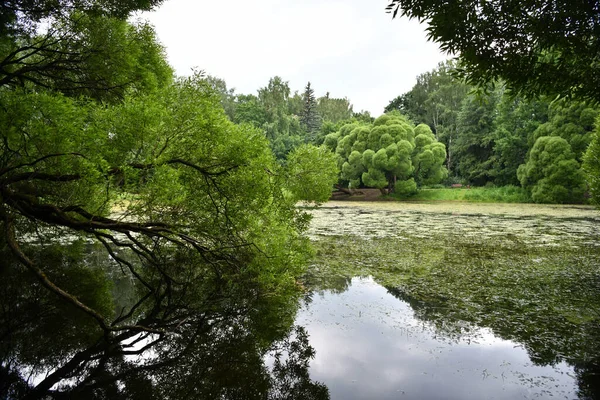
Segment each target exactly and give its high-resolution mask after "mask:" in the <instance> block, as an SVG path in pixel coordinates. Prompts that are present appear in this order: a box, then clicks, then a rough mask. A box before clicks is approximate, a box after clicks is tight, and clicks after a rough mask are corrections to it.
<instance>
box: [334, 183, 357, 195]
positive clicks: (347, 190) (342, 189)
mask: <svg viewBox="0 0 600 400" xmlns="http://www.w3.org/2000/svg"><path fill="white" fill-rule="evenodd" d="M335 188H336V189H337V190H339V191H340V192H342V193H346V194H349V195H352V194H354V192H353V190H352V189H347V188H343V187H341V186H340V185H335Z"/></svg>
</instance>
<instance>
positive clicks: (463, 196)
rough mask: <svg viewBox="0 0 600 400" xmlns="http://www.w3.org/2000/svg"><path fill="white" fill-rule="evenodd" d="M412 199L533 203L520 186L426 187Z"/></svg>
mask: <svg viewBox="0 0 600 400" xmlns="http://www.w3.org/2000/svg"><path fill="white" fill-rule="evenodd" d="M400 199H402V198H400ZM407 200H410V201H465V202H473V203H531V202H532V200H531V196H530V195H529V193H528V192H527V190H525V189H523V188H522V187H520V186H513V185H507V186H502V187H490V188H488V187H479V188H476V187H472V188H468V189H466V188H465V189H462V188H461V189H450V188H443V187H442V188H439V187H434V188H431V187H429V188H424V189H421V190H419V191H418V192H417V193H415V194H414V195H413V196H411V197H410V198H408V199H407Z"/></svg>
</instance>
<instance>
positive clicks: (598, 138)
mask: <svg viewBox="0 0 600 400" xmlns="http://www.w3.org/2000/svg"><path fill="white" fill-rule="evenodd" d="M583 169H584V171H585V173H586V174H587V183H588V186H589V190H590V195H591V198H592V200H593V201H594V203H596V204H600V123H598V122H597V123H596V129H595V130H594V132H593V133H592V141H591V143H590V146H589V147H588V149H587V152H586V153H585V156H584V160H583Z"/></svg>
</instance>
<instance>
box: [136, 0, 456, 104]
mask: <svg viewBox="0 0 600 400" xmlns="http://www.w3.org/2000/svg"><path fill="white" fill-rule="evenodd" d="M387 3H388V1H387V0H344V1H340V0H296V1H291V0H287V1H283V0H254V1H247V0H228V1H205V0H196V1H194V0H166V1H165V3H164V4H163V5H162V6H161V7H160V8H158V9H157V10H156V11H154V12H151V13H144V14H142V18H144V19H147V20H149V21H150V22H151V23H152V24H153V25H154V26H155V28H156V31H157V34H158V37H159V39H160V41H161V42H162V43H163V44H164V45H165V46H166V48H167V54H168V58H169V62H170V63H171V65H172V66H173V67H174V68H175V71H176V73H177V74H178V75H189V74H190V72H191V70H192V68H199V69H202V70H204V71H206V72H207V73H209V74H211V75H214V76H217V77H219V78H221V79H224V80H225V81H226V82H227V86H228V87H233V88H235V90H236V93H244V94H249V93H252V94H256V92H257V90H258V89H259V88H260V87H263V86H266V85H267V83H268V81H269V78H271V77H273V76H276V75H279V76H281V77H282V78H283V79H284V80H285V81H288V82H289V85H290V88H291V89H292V92H294V91H296V90H297V91H300V92H302V90H303V88H304V87H305V86H306V83H307V82H308V81H310V82H311V85H312V87H313V88H314V90H315V94H316V96H317V97H319V96H322V95H324V94H325V93H326V92H329V93H330V95H331V96H332V97H347V98H348V99H349V100H350V101H351V103H352V104H353V105H354V111H360V110H368V111H370V112H371V114H372V115H373V116H378V115H380V114H381V113H382V112H383V108H384V107H385V106H386V105H387V104H388V103H389V101H390V100H392V99H393V98H394V97H396V96H398V95H400V94H402V93H404V92H406V91H408V90H410V88H411V87H412V86H413V85H414V83H415V82H416V80H415V78H416V76H417V75H418V74H420V73H423V72H426V71H429V70H431V69H433V68H435V66H436V65H437V64H438V62H440V61H443V60H445V59H446V58H447V57H446V56H445V55H444V54H442V53H441V52H440V51H439V50H438V46H437V45H436V44H434V43H430V42H427V41H426V39H425V26H424V25H419V23H418V22H416V21H408V20H407V19H396V20H392V19H391V16H390V15H389V14H386V13H385V6H386V5H387Z"/></svg>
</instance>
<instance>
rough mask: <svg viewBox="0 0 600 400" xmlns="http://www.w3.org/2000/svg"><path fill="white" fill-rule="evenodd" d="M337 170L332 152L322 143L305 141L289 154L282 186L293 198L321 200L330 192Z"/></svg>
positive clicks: (336, 176)
mask: <svg viewBox="0 0 600 400" xmlns="http://www.w3.org/2000/svg"><path fill="white" fill-rule="evenodd" d="M338 173H339V170H338V168H337V159H336V156H335V154H333V153H332V152H331V151H329V150H328V149H327V148H326V147H323V146H321V147H316V146H313V145H310V144H304V145H301V146H299V147H296V148H295V149H294V150H292V151H291V152H290V153H289V154H288V158H287V162H286V166H285V175H286V180H285V187H286V189H287V190H289V191H290V192H291V193H292V196H293V198H294V199H295V200H304V201H310V202H314V203H322V202H325V201H327V200H328V199H329V197H330V196H331V189H332V187H333V185H334V184H335V183H336V182H337V180H338Z"/></svg>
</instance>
